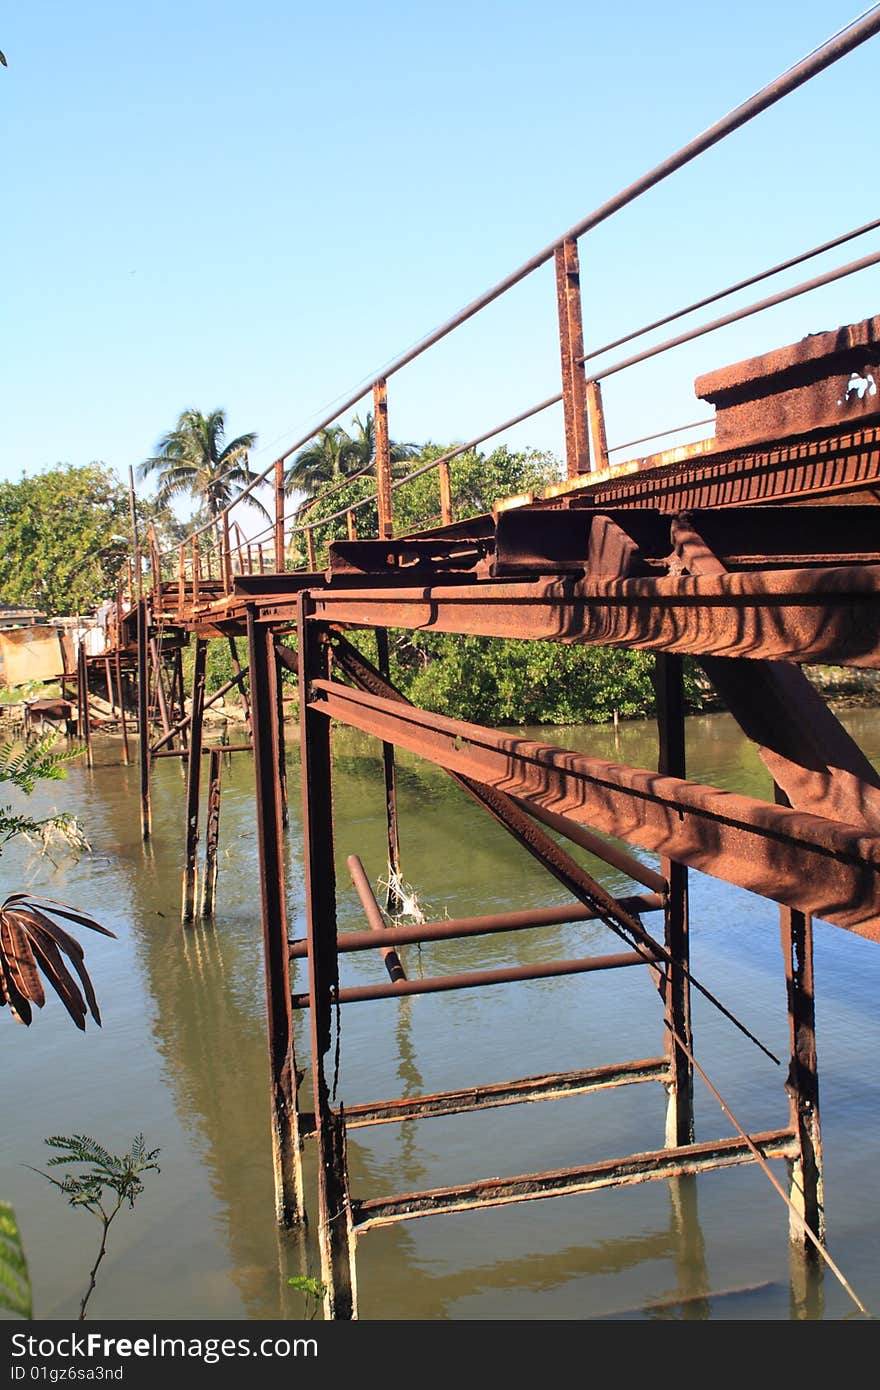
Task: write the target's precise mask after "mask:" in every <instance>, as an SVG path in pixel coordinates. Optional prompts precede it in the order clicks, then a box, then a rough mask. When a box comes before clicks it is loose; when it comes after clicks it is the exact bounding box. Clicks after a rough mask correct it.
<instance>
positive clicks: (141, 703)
mask: <svg viewBox="0 0 880 1390" xmlns="http://www.w3.org/2000/svg"><path fill="white" fill-rule="evenodd" d="M147 621H148V616H147V602H146V599H142V598H141V599H138V605H137V645H138V747H139V752H140V772H141V835H142V836H143V838H144V839H145V840H149V838H150V832H151V830H152V810H151V807H150V648H149V643H148V640H147Z"/></svg>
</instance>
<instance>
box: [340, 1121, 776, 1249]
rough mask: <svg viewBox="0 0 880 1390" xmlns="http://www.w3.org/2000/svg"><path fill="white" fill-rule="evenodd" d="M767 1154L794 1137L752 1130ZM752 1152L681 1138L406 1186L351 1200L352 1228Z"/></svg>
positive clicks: (632, 1178) (668, 1173) (630, 1179)
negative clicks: (544, 1166) (501, 1173)
mask: <svg viewBox="0 0 880 1390" xmlns="http://www.w3.org/2000/svg"><path fill="white" fill-rule="evenodd" d="M752 1138H753V1140H754V1142H755V1143H756V1144H757V1145H758V1146H759V1147H760V1149H761V1151H762V1152H763V1153H764V1154H765V1155H766V1157H767V1158H791V1157H793V1155H794V1141H793V1138H792V1133H791V1130H788V1129H773V1130H765V1131H763V1132H761V1133H760V1134H755V1135H753V1136H752ZM752 1162H754V1157H753V1154H752V1152H751V1150H750V1149H749V1147H748V1145H747V1144H746V1143H745V1142H744V1140H742V1139H738V1138H737V1139H717V1140H715V1141H714V1142H713V1143H709V1144H705V1143H704V1144H687V1145H684V1146H682V1147H679V1148H674V1149H657V1150H655V1151H653V1152H650V1153H642V1154H631V1155H630V1156H629V1157H628V1158H621V1159H608V1160H606V1161H605V1162H602V1163H594V1164H590V1165H589V1166H587V1167H583V1168H561V1169H557V1170H556V1171H554V1172H547V1173H527V1174H525V1175H523V1176H522V1177H515V1178H484V1179H482V1181H479V1182H473V1183H461V1184H459V1185H458V1186H455V1187H434V1188H430V1189H428V1190H427V1191H424V1192H406V1193H402V1194H401V1195H399V1196H394V1197H376V1198H371V1199H369V1200H366V1201H357V1200H355V1201H354V1202H353V1203H352V1209H353V1210H352V1215H353V1218H354V1224H355V1226H356V1228H357V1229H358V1230H359V1231H361V1230H367V1229H369V1228H371V1227H375V1226H387V1225H388V1224H389V1223H391V1222H394V1221H409V1220H411V1219H412V1218H413V1217H416V1216H437V1215H440V1214H441V1213H442V1212H451V1211H473V1210H474V1209H475V1208H477V1207H497V1206H507V1205H508V1204H509V1203H511V1202H522V1201H531V1200H533V1199H534V1198H538V1197H562V1196H566V1195H569V1194H573V1193H576V1192H594V1191H596V1190H598V1189H599V1188H603V1187H621V1186H627V1185H629V1184H631V1183H635V1182H646V1181H649V1180H656V1179H666V1178H672V1177H681V1176H683V1175H685V1174H688V1173H705V1172H710V1171H711V1170H712V1169H715V1168H729V1167H731V1166H732V1165H734V1164H739V1163H752Z"/></svg>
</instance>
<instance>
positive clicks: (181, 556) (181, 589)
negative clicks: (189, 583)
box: [177, 541, 186, 623]
mask: <svg viewBox="0 0 880 1390" xmlns="http://www.w3.org/2000/svg"><path fill="white" fill-rule="evenodd" d="M185 605H186V543H185V542H184V541H181V543H180V549H179V550H178V553H177V621H178V622H179V623H182V622H183V615H184V612H185Z"/></svg>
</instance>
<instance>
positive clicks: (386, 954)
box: [337, 854, 406, 980]
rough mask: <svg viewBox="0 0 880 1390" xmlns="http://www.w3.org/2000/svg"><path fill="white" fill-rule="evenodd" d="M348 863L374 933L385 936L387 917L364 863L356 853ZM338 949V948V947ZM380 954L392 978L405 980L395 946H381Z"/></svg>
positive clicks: (404, 972) (350, 856)
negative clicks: (375, 894)
mask: <svg viewBox="0 0 880 1390" xmlns="http://www.w3.org/2000/svg"><path fill="white" fill-rule="evenodd" d="M345 862H346V864H347V865H348V872H349V873H350V874H351V881H352V883H353V884H354V888H355V892H356V893H357V895H358V897H359V898H360V900H361V907H362V908H363V909H364V914H365V916H366V919H367V921H368V922H369V924H370V927H371V929H372V931H373V933H378V932H381V933H382V935H383V937H384V936H385V933H386V931H387V928H386V926H385V919H384V918H383V916H382V909H381V908H380V906H379V904H378V903H377V902H376V899H375V897H374V896H373V890H372V889H371V887H370V882H369V879H368V878H367V875H366V871H365V869H364V866H363V864H362V863H361V861H360V859H359V858H358V856H357V855H356V854H351V855H349V857H348V859H347V860H346V861H345ZM337 949H338V948H337ZM379 954H380V955H381V957H382V959H383V961H384V962H385V969H386V970H387V971H388V978H389V979H390V980H405V979H406V971H405V970H404V968H403V966H402V965H401V963H400V956H399V955H398V954H397V952H396V951H395V949H394V947H393V946H382V945H380V946H379Z"/></svg>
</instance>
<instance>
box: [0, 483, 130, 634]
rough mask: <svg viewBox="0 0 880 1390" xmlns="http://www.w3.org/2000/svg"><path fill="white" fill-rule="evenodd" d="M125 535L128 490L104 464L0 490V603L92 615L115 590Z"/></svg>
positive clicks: (54, 612)
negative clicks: (0, 544)
mask: <svg viewBox="0 0 880 1390" xmlns="http://www.w3.org/2000/svg"><path fill="white" fill-rule="evenodd" d="M128 533H129V502H128V493H127V490H126V489H125V488H124V487H123V486H122V484H121V483H120V482H119V481H118V480H117V479H116V478H114V477H113V475H112V474H111V472H110V471H109V469H107V468H106V467H105V466H104V464H101V463H90V464H87V465H86V466H85V467H79V468H78V467H74V466H72V465H71V464H59V465H58V466H57V467H55V468H51V469H48V470H47V471H46V472H44V473H39V474H37V475H36V476H34V477H30V478H29V477H26V476H25V477H22V478H21V480H20V481H19V482H17V483H11V482H8V483H0V535H2V537H3V545H2V553H0V601H2V602H3V603H11V604H22V605H25V606H29V607H34V608H38V609H40V610H42V611H43V612H45V613H47V614H48V615H49V616H57V615H59V614H71V613H88V612H91V611H92V610H93V609H94V608H96V607H97V605H98V604H99V603H100V602H101V600H102V599H105V598H109V597H110V596H111V595H112V594H113V593H114V592H115V590H116V582H117V576H118V574H119V572H120V570H121V568H122V566H123V564H124V562H125V559H126V556H127V555H128V553H129V543H128V539H127V537H128Z"/></svg>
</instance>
